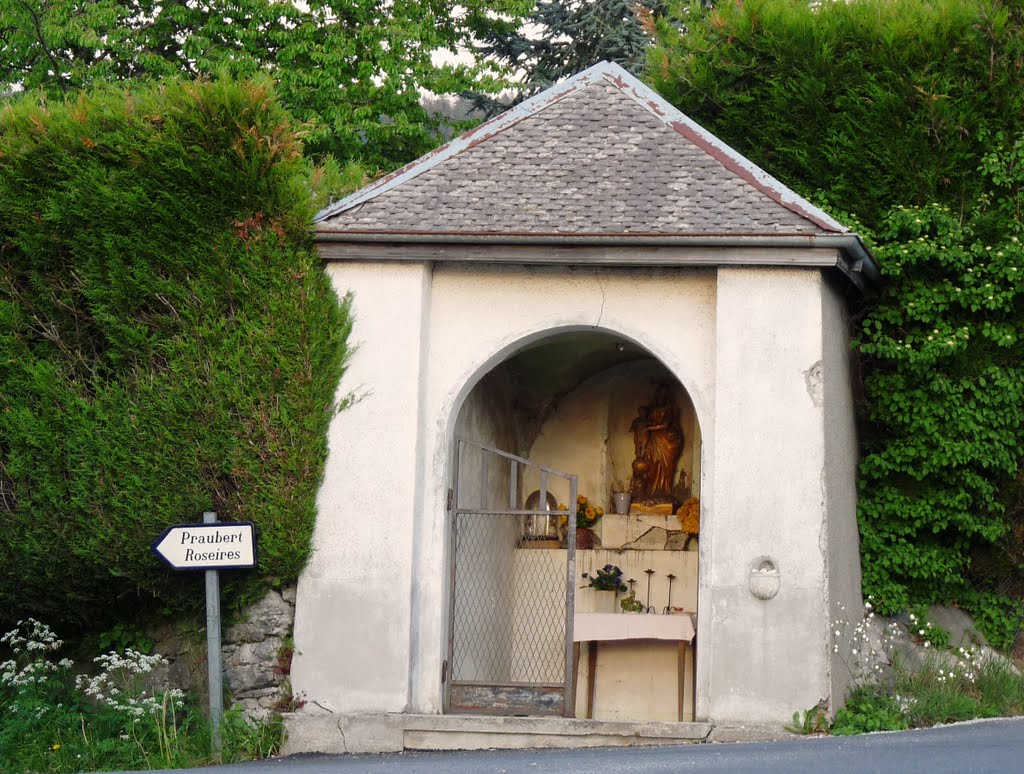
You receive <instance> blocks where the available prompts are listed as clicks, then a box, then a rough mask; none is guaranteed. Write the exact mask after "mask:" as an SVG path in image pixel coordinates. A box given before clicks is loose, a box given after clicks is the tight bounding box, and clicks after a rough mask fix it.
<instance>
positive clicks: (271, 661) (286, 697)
mask: <svg viewBox="0 0 1024 774" xmlns="http://www.w3.org/2000/svg"><path fill="white" fill-rule="evenodd" d="M294 620H295V588H294V587H291V588H286V589H283V590H282V591H281V593H278V592H276V591H268V592H267V594H266V596H265V597H263V599H262V600H260V601H259V602H257V603H256V604H255V605H253V606H252V607H250V608H249V609H247V610H246V611H245V613H244V614H243V615H242V616H241V619H240V622H239V623H236V624H235V625H234V626H231V627H230V628H229V629H228V630H227V631H226V632H225V633H224V646H223V648H222V653H223V658H224V683H225V686H226V688H227V692H228V698H229V699H230V700H232V701H234V702H235V703H240V704H241V705H242V708H243V710H244V711H245V714H246V716H247V717H250V718H260V719H262V718H266V717H267V716H269V715H271V714H272V713H273V712H275V711H280V710H283V709H288V707H287V706H286V705H287V704H288V703H289V702H290V701H291V685H290V681H289V673H290V671H291V655H292V648H291V632H292V623H293V622H294Z"/></svg>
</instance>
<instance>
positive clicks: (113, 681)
mask: <svg viewBox="0 0 1024 774" xmlns="http://www.w3.org/2000/svg"><path fill="white" fill-rule="evenodd" d="M63 644H64V643H63V642H62V641H61V640H60V639H59V638H58V637H57V636H56V635H55V634H54V633H53V631H52V630H51V629H50V627H49V626H47V625H46V624H44V623H42V622H40V621H37V620H35V619H33V618H29V619H26V620H23V621H19V622H18V624H17V626H16V627H15V628H14V629H12V630H11V631H9V632H7V633H6V634H4V635H3V636H0V659H2V660H0V771H72V772H78V771H88V770H91V769H108V770H109V769H138V768H151V767H152V766H153V765H159V766H161V767H165V766H172V765H175V764H176V763H182V764H186V763H190V762H191V763H194V762H195V757H194V755H189V756H185V757H184V758H182V756H181V753H182V748H183V745H182V744H181V743H180V741H181V738H180V735H179V730H180V727H183V726H184V725H185V724H187V723H189V722H190V720H191V718H190V716H188V714H187V713H182V714H180V715H178V714H177V713H179V712H181V711H182V710H183V709H184V696H183V694H182V692H181V691H180V690H177V689H170V690H167V691H162V692H161V691H157V690H155V689H154V687H153V685H152V681H151V680H149V679H147V678H149V677H151V673H152V671H153V669H155V668H156V667H157V666H162V665H166V664H167V660H166V659H164V658H163V657H162V656H159V655H152V656H150V655H146V654H143V653H140V652H138V651H135V650H130V649H129V650H126V651H125V652H124V653H123V654H119V653H116V652H111V653H107V654H105V655H102V656H98V657H97V658H96V659H95V662H96V663H97V665H98V667H99V672H98V673H97V674H96V675H93V676H89V675H78V676H77V677H75V678H72V674H71V668H72V666H73V663H72V661H71V660H70V659H67V658H62V659H59V660H57V657H56V655H55V654H56V653H57V651H59V650H60V649H61V647H62V646H63ZM191 744H192V746H193V747H194V746H195V744H194V742H192V743H191ZM200 760H201V762H205V760H203V759H202V758H201V759H200Z"/></svg>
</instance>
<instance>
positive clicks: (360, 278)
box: [291, 263, 430, 712]
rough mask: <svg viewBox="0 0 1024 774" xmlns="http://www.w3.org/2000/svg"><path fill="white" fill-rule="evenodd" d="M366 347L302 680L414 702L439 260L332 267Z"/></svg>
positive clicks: (326, 497) (336, 426)
mask: <svg viewBox="0 0 1024 774" xmlns="http://www.w3.org/2000/svg"><path fill="white" fill-rule="evenodd" d="M328 274H329V276H330V277H331V280H332V282H333V283H334V286H335V289H336V290H337V291H338V293H339V294H340V295H343V294H344V293H346V292H348V291H350V290H351V291H352V292H353V294H354V302H353V314H354V316H355V325H354V328H353V333H352V338H351V341H350V343H352V344H354V345H355V346H356V349H355V352H354V354H353V355H352V358H351V361H350V362H349V365H348V368H347V370H346V372H345V376H344V378H343V380H342V383H341V385H340V387H339V395H346V394H348V393H350V392H352V393H355V394H356V396H358V397H359V400H357V402H356V403H355V404H354V405H352V406H351V407H349V408H348V409H346V410H345V411H344V412H342V413H341V414H340V415H339V416H338V417H336V418H335V420H334V421H333V422H332V423H331V427H330V430H329V455H328V460H327V465H326V469H325V472H324V482H323V485H322V487H321V489H320V493H319V496H318V498H317V510H318V513H317V521H316V529H315V531H314V535H313V553H312V556H311V558H310V560H309V563H308V565H307V566H306V569H305V571H304V572H303V574H302V577H301V578H300V580H299V587H298V594H297V598H296V610H295V657H294V660H293V662H292V673H291V677H292V686H293V690H294V691H295V693H296V695H298V696H299V697H305V698H306V699H307V700H308V701H310V702H312V703H315V704H316V705H319V706H321V707H323V708H325V709H328V710H330V711H332V712H358V711H368V710H374V711H385V712H401V711H403V710H405V709H407V708H408V695H409V684H408V672H409V658H410V643H411V633H410V618H409V605H410V601H409V600H410V593H411V588H412V557H413V542H414V540H415V532H414V529H415V524H414V514H415V513H416V511H417V510H418V509H419V507H420V505H419V495H418V492H419V491H420V489H421V479H420V477H421V476H422V474H423V469H422V465H421V464H420V463H421V461H422V457H423V454H422V450H421V448H419V446H418V441H417V439H418V437H419V435H420V433H419V428H420V426H421V425H422V421H421V418H420V417H421V405H420V403H421V398H420V390H421V388H422V373H423V365H424V355H425V354H426V353H425V351H424V350H423V345H424V343H425V320H426V316H427V314H428V311H429V308H428V306H427V304H428V303H429V300H430V296H429V279H430V268H429V267H428V266H424V265H422V264H401V265H394V264H391V265H383V264H379V263H349V264H345V265H344V267H340V266H330V267H328Z"/></svg>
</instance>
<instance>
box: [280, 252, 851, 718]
mask: <svg viewBox="0 0 1024 774" xmlns="http://www.w3.org/2000/svg"><path fill="white" fill-rule="evenodd" d="M328 271H329V273H330V276H331V278H332V281H334V283H335V286H336V288H337V289H338V290H339V292H345V291H347V290H352V291H353V292H354V293H355V299H356V301H355V312H356V322H355V327H354V333H353V337H354V338H355V339H356V340H357V341H358V342H363V346H362V347H361V348H360V349H359V350H358V351H357V352H356V354H355V356H354V357H353V359H352V363H351V365H350V367H349V370H348V371H347V373H346V375H345V377H344V380H343V384H342V387H341V390H342V391H343V392H345V391H348V390H353V389H358V388H359V387H360V386H363V387H364V388H365V389H366V391H367V394H366V396H365V397H364V398H363V400H362V401H360V402H359V403H357V404H356V405H355V406H353V407H352V408H351V409H349V410H347V411H345V412H343V413H342V414H340V415H339V416H338V417H337V418H336V420H335V421H334V423H333V424H332V427H331V436H330V442H331V449H330V459H329V461H328V466H327V471H326V476H325V482H324V485H323V488H322V491H321V495H320V500H319V505H320V514H319V517H318V522H317V529H316V534H315V538H314V542H315V547H314V554H313V557H312V560H311V562H310V564H309V566H308V567H307V569H306V571H305V573H304V574H303V577H302V580H301V581H300V586H299V599H298V606H297V613H296V629H295V637H296V657H295V661H294V664H293V670H292V682H293V688H294V689H295V691H296V692H298V693H300V694H304V695H305V697H306V698H307V700H309V701H315V702H316V703H318V704H321V705H322V706H325V707H328V708H330V709H332V710H334V711H341V712H365V711H386V712H391V711H402V710H406V711H413V712H427V713H430V712H439V711H441V706H442V685H441V664H442V661H443V660H444V658H445V657H446V654H447V622H446V615H447V610H448V604H449V599H448V569H447V567H448V565H447V561H448V538H449V532H448V516H447V513H446V510H445V504H446V497H447V491H448V487H449V485H450V480H451V468H452V448H451V441H452V437H453V434H454V430H455V424H456V420H457V417H458V416H459V411H460V408H461V407H463V405H464V401H465V399H466V398H467V396H469V395H470V393H471V391H472V390H473V388H474V386H475V385H476V384H477V382H478V381H479V380H480V379H481V377H483V376H484V375H485V374H486V373H488V372H489V371H490V370H491V369H492V368H493V367H494V366H495V365H496V364H498V363H500V362H502V361H503V360H504V359H505V358H506V357H508V356H509V355H511V354H512V353H513V352H515V351H517V350H518V349H520V348H522V347H523V346H524V345H526V344H528V343H530V342H532V341H536V340H538V339H540V338H544V337H547V336H550V335H552V334H554V333H558V332H560V331H570V330H601V331H607V332H609V333H611V334H613V335H616V336H620V337H623V338H626V339H629V340H632V341H633V342H636V343H637V344H639V345H641V346H642V347H644V348H646V349H647V350H648V351H649V352H650V353H651V354H652V355H653V356H654V357H655V358H657V359H658V360H660V361H661V363H662V364H664V366H665V367H666V368H667V369H668V370H669V372H671V373H672V374H673V375H674V376H675V378H676V379H678V380H679V382H680V383H681V384H682V385H683V386H684V388H685V389H686V391H687V394H688V395H689V397H690V399H691V401H692V403H693V408H694V412H695V416H696V421H697V424H698V425H699V427H700V430H701V435H702V438H701V441H702V444H701V446H702V456H701V459H700V460H699V461H698V460H694V461H693V465H694V468H695V469H696V470H698V471H699V475H700V476H701V480H700V482H699V483H700V492H701V503H702V537H701V541H700V554H699V562H700V567H701V571H700V582H699V589H698V592H697V596H698V605H699V611H700V619H699V625H698V641H699V648H698V651H697V652H698V664H697V703H698V713H697V714H698V717H705V718H707V719H710V720H725V719H738V720H756V719H760V720H779V721H784V720H788V719H789V718H790V717H791V716H792V713H793V712H794V711H795V710H797V709H806V708H808V707H810V706H813V705H814V704H816V703H817V702H818V701H819V700H820V699H822V698H826V699H827V698H829V697H830V690H831V688H832V686H831V682H830V679H831V673H830V667H831V662H830V654H829V648H830V643H829V641H828V631H829V609H828V608H829V604H830V594H833V593H841V594H842V595H845V596H850V597H852V596H853V595H852V592H851V590H852V589H853V588H854V586H855V585H858V586H859V577H858V578H857V579H853V578H852V577H845V579H844V580H841V581H837V582H836V584H834V586H833V587H832V588H830V587H829V585H828V584H827V583H826V580H825V569H826V567H827V566H833V567H838V566H840V565H843V566H846V567H847V568H849V566H850V562H849V556H848V554H849V552H850V550H851V549H852V550H855V546H856V539H855V535H856V532H855V529H856V527H855V523H854V522H844V524H843V525H842V527H841V528H840V530H839V532H837V533H835V534H836V540H837V546H840V547H839V548H835V549H834V548H832V547H830V545H829V534H830V533H829V531H828V530H827V529H826V520H825V515H826V509H827V507H829V506H830V505H833V504H834V505H835V507H837V508H840V509H841V510H844V511H846V512H848V511H850V508H851V503H852V498H853V494H852V489H851V487H852V482H851V483H847V482H846V481H845V478H844V477H846V476H847V472H848V471H849V470H850V469H851V465H852V462H851V460H852V459H853V457H852V455H853V454H854V451H853V450H851V449H850V448H849V447H848V444H849V442H850V441H851V440H852V435H851V430H850V426H849V424H848V422H847V420H848V417H847V418H844V419H843V420H841V421H840V422H839V423H838V424H831V425H829V427H828V428H827V429H828V431H829V432H833V433H835V434H836V448H835V449H831V451H827V450H826V442H825V437H824V436H825V431H826V423H825V411H826V405H827V404H829V401H834V402H835V404H836V405H837V406H839V407H840V408H841V410H842V411H843V412H847V410H848V409H849V404H843V403H842V400H841V399H840V398H839V397H838V392H839V391H841V390H842V389H843V387H842V382H843V380H844V379H845V378H846V377H844V376H843V374H842V372H841V371H840V370H839V366H838V360H839V358H838V357H837V352H838V351H839V348H840V347H841V345H842V342H841V341H840V340H841V339H842V338H843V334H841V335H837V336H836V337H834V338H828V339H826V337H824V336H823V334H822V330H823V326H824V325H832V322H833V321H834V320H835V319H836V315H837V314H838V309H839V305H838V304H839V301H838V299H837V298H832V297H830V298H829V299H828V301H827V303H826V302H825V301H823V299H824V298H825V295H826V294H827V292H828V291H827V288H826V286H825V283H824V281H823V279H822V277H821V275H820V273H819V272H817V271H816V270H813V269H774V268H752V269H744V268H721V269H718V270H714V269H631V270H625V269H583V268H569V267H549V268H535V267H519V266H501V267H495V266H482V265H465V264H463V265H451V264H449V265H437V266H435V267H434V268H433V269H431V268H429V267H421V266H417V265H412V264H390V263H389V264H370V263H365V264H364V263H349V262H346V263H336V264H331V265H330V266H329V269H328ZM833 365H835V368H833ZM816 369H817V370H816ZM816 374H817V375H818V376H821V374H824V377H822V381H821V384H818V385H817V386H815V385H816V382H815V378H816V376H815V375H816ZM833 393H835V394H833ZM822 396H824V397H822ZM829 396H831V397H829ZM477 399H479V396H478V398H474V400H477ZM487 411H488V410H487V409H486V408H485V407H481V406H479V405H478V406H476V407H473V408H472V410H471V411H470V414H469V415H473V416H477V417H478V419H477V420H474V421H479V422H482V423H483V425H486V421H485V420H484V419H480V417H486V415H487ZM469 415H464V416H469ZM464 421H469V420H464ZM481 426H482V425H481ZM687 441H688V443H689V441H690V439H687ZM603 464H604V465H606V466H607V464H608V463H607V460H605V462H604V463H603ZM833 474H834V476H835V486H832V479H831V478H829V476H832V475H833ZM851 527H852V529H853V530H854V532H853V533H852V534H853V539H852V541H851V539H850V529H851ZM761 556H770V557H772V558H773V559H774V560H775V561H776V562H777V565H778V567H779V569H780V571H781V590H780V592H779V594H778V596H776V597H775V598H774V599H771V600H768V601H764V600H760V599H757V598H755V597H754V596H752V595H751V593H750V591H749V589H748V575H749V569H750V565H751V563H752V562H753V561H754V560H755V559H757V558H758V557H761ZM844 572H845V573H846V576H850V571H849V569H847V570H845V571H844ZM854 580H856V583H855V582H854Z"/></svg>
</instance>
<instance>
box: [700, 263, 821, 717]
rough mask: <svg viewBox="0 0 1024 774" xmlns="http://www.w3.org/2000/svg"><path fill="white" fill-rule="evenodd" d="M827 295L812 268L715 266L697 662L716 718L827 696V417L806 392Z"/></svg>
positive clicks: (816, 363) (789, 708) (782, 709)
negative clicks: (757, 589) (709, 479)
mask: <svg viewBox="0 0 1024 774" xmlns="http://www.w3.org/2000/svg"><path fill="white" fill-rule="evenodd" d="M821 292H822V278H821V275H820V274H819V273H817V272H811V271H806V270H801V269H725V268H722V269H719V271H718V294H717V298H718V309H717V323H718V325H717V337H716V342H717V358H716V385H717V395H716V399H715V423H714V426H715V430H714V432H715V452H714V454H715V457H714V477H715V479H714V492H715V497H714V505H713V509H712V513H711V516H710V518H709V519H708V520H707V523H706V524H705V526H704V530H703V538H704V540H703V542H702V547H704V546H706V545H707V544H708V542H709V540H708V539H709V538H710V543H711V547H712V556H711V557H710V561H708V564H706V565H704V566H705V567H706V568H707V570H706V571H705V573H704V576H703V577H704V583H705V584H706V585H705V588H704V594H705V598H709V599H710V601H711V618H712V620H711V622H710V623H711V625H710V626H709V625H708V620H707V619H708V616H707V615H703V616H702V617H701V627H702V628H703V632H698V637H699V648H698V659H701V658H708V657H709V658H710V663H704V664H701V665H699V667H698V668H699V669H701V670H702V674H703V676H704V677H705V678H706V680H707V682H706V683H705V684H704V685H700V686H699V688H698V690H699V691H701V692H703V691H707V693H706V694H704V695H703V699H704V701H705V702H706V704H705V705H704V706H707V708H708V715H709V717H710V718H713V719H715V720H725V719H737V720H744V719H750V718H751V717H763V718H765V719H777V720H781V719H785V718H788V717H790V716H792V713H793V712H794V711H795V710H797V709H806V708H808V707H812V706H814V705H815V704H817V703H818V701H819V700H821V699H823V698H824V699H827V698H828V695H829V688H830V686H829V681H828V668H829V663H828V657H827V642H826V640H827V637H826V636H825V635H826V633H827V626H828V617H827V589H826V587H825V579H824V570H825V550H826V546H825V544H824V543H823V542H822V541H823V539H824V537H825V533H824V529H825V503H824V491H823V487H824V477H823V476H824V464H825V460H824V439H823V437H822V429H823V418H822V417H823V414H822V412H823V409H822V400H821V398H820V396H816V395H815V394H813V393H814V388H813V387H812V386H811V385H810V383H809V379H810V375H812V374H813V373H814V371H815V368H816V367H817V368H820V363H821V360H822V322H823V321H822V303H821ZM705 491H707V490H706V489H705ZM763 556H766V557H771V559H772V560H773V561H774V563H775V565H776V566H777V568H778V570H779V572H780V575H781V585H780V590H779V592H778V595H777V596H776V597H775V598H773V599H769V600H762V599H758V598H756V597H755V596H754V595H753V594H752V593H751V591H750V589H749V573H750V570H751V568H752V567H753V566H754V564H755V562H756V561H757V560H758V559H759V557H763ZM702 559H708V557H702ZM702 602H703V599H702ZM704 609H705V608H704V607H702V610H704ZM698 701H700V697H699V698H698Z"/></svg>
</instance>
